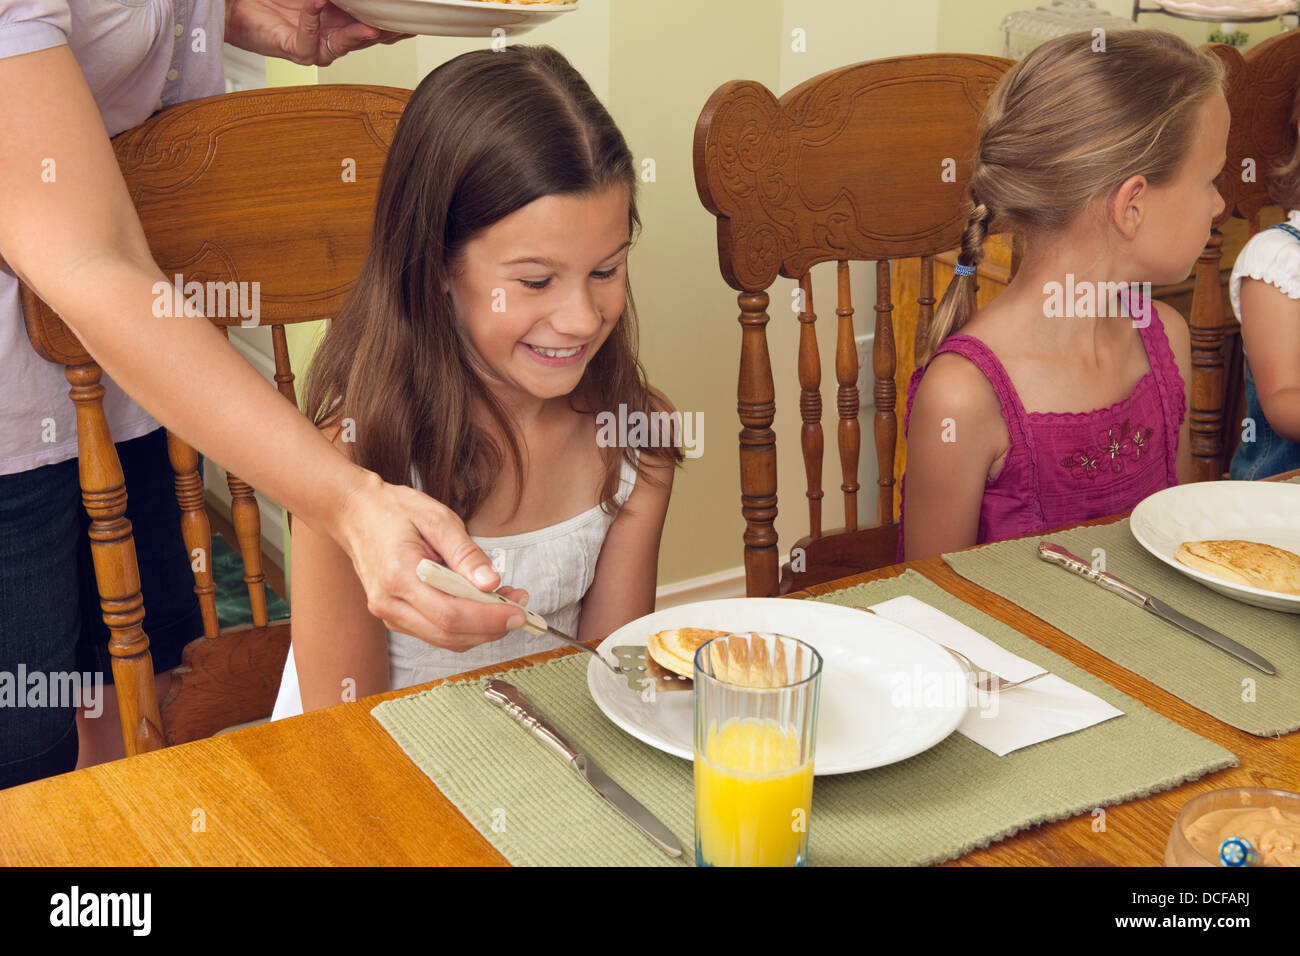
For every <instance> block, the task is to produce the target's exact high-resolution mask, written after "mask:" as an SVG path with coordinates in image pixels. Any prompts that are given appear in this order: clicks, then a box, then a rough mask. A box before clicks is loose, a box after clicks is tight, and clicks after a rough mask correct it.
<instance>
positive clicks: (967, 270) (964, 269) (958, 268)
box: [952, 259, 975, 276]
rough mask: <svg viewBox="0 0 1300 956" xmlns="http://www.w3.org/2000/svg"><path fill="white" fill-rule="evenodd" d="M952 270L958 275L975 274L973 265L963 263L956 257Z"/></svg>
mask: <svg viewBox="0 0 1300 956" xmlns="http://www.w3.org/2000/svg"><path fill="white" fill-rule="evenodd" d="M952 271H953V272H955V273H956V274H957V275H959V276H973V275H974V274H975V267H974V266H968V265H964V264H963V263H962V261H961V260H960V259H958V260H957V265H955V266H954V267H953V270H952Z"/></svg>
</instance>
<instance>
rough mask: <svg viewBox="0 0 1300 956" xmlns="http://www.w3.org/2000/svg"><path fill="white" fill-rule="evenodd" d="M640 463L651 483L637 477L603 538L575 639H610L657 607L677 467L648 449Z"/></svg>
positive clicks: (583, 602)
mask: <svg viewBox="0 0 1300 956" xmlns="http://www.w3.org/2000/svg"><path fill="white" fill-rule="evenodd" d="M641 461H642V463H643V467H644V468H645V470H646V471H648V472H649V473H650V476H651V479H652V480H653V483H652V481H651V480H647V479H646V478H645V477H644V476H639V477H638V478H637V482H636V487H635V488H633V489H632V494H631V495H630V496H629V497H628V500H627V503H626V504H625V505H624V506H623V507H622V509H621V510H620V511H619V513H618V516H617V517H615V519H614V523H613V524H612V525H610V528H609V533H608V534H606V535H605V543H604V545H603V546H602V547H601V549H600V558H599V559H598V560H597V562H596V575H595V578H594V579H593V580H592V583H591V587H590V588H588V589H587V594H586V597H584V598H583V599H582V620H581V622H580V623H579V625H578V633H577V635H576V636H577V638H578V640H580V641H590V640H597V639H600V638H604V637H607V636H609V635H610V634H612V633H613V632H614V631H616V630H618V628H620V627H622V626H623V625H624V624H626V623H627V622H628V621H634V620H636V619H637V618H638V617H643V616H644V615H646V614H649V613H650V612H651V611H653V610H654V609H655V581H656V579H657V577H658V573H659V542H660V540H661V539H662V537H663V531H664V517H665V515H667V513H668V498H669V496H670V495H671V494H672V490H673V477H674V471H675V468H674V465H673V464H672V463H671V462H665V461H664V460H663V459H661V458H651V457H650V456H649V455H647V454H646V453H645V452H644V451H643V452H642V453H641Z"/></svg>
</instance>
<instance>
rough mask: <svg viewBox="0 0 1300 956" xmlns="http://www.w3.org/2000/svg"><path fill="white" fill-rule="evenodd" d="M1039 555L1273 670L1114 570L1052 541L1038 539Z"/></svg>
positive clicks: (1267, 670) (1249, 661)
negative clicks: (1081, 557)
mask: <svg viewBox="0 0 1300 956" xmlns="http://www.w3.org/2000/svg"><path fill="white" fill-rule="evenodd" d="M1038 556H1039V557H1040V558H1042V559H1043V560H1044V561H1048V562H1050V563H1052V564H1059V565H1060V566H1061V567H1063V568H1065V569H1066V570H1067V571H1073V572H1074V573H1075V574H1078V575H1080V576H1082V577H1085V578H1087V579H1088V580H1089V581H1092V582H1093V583H1095V584H1100V585H1101V586H1102V587H1104V588H1105V589H1106V590H1108V591H1114V592H1115V593H1116V594H1118V595H1119V596H1120V597H1122V598H1124V599H1125V600H1126V601H1130V602H1132V603H1133V604H1136V605H1137V606H1138V607H1142V608H1145V609H1146V610H1148V611H1150V612H1151V613H1152V614H1154V615H1155V616H1156V617H1158V618H1162V619H1163V620H1166V621H1168V622H1169V623H1170V624H1173V625H1175V626H1177V627H1180V628H1182V629H1183V630H1184V631H1186V632H1187V633H1188V634H1193V635H1195V636H1196V637H1199V638H1200V639H1201V640H1203V641H1208V642H1209V643H1210V644H1213V645H1214V646H1215V647H1217V648H1219V649H1220V650H1223V651H1227V652H1228V653H1229V654H1231V655H1232V656H1233V657H1235V658H1237V659H1238V660H1242V661H1245V662H1246V663H1247V664H1249V665H1251V666H1252V667H1255V668H1258V669H1259V670H1261V671H1263V672H1264V673H1265V674H1276V673H1277V668H1275V667H1274V666H1273V665H1272V664H1270V663H1269V662H1268V661H1266V660H1264V658H1262V657H1260V656H1259V655H1258V654H1256V653H1255V652H1254V651H1252V650H1251V649H1250V648H1248V647H1242V646H1241V645H1240V644H1238V643H1237V642H1236V641H1234V640H1233V639H1232V638H1230V637H1225V636H1224V635H1222V634H1220V633H1219V632H1218V631H1216V630H1214V629H1213V628H1210V627H1206V626H1205V625H1204V624H1202V623H1201V622H1200V621H1195V620H1193V619H1192V618H1190V617H1188V616H1187V615H1186V614H1181V613H1179V612H1178V611H1175V610H1174V609H1173V608H1171V607H1170V606H1169V605H1168V604H1166V603H1165V602H1164V601H1161V600H1160V599H1159V598H1154V597H1152V596H1151V595H1150V594H1147V593H1146V592H1145V591H1139V590H1138V589H1137V588H1135V587H1133V586H1132V585H1130V584H1125V583H1124V582H1123V581H1121V580H1120V579H1119V578H1117V577H1115V575H1113V574H1108V573H1107V572H1105V571H1098V570H1097V569H1096V568H1094V567H1093V566H1092V565H1091V564H1089V563H1088V562H1086V561H1084V560H1082V559H1080V558H1078V557H1076V556H1074V555H1073V554H1071V553H1070V552H1069V551H1067V550H1065V548H1062V547H1061V546H1060V545H1059V544H1052V543H1051V542H1050V541H1040V542H1039V543H1038Z"/></svg>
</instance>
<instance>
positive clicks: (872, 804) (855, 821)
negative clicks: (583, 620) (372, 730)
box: [371, 571, 1237, 866]
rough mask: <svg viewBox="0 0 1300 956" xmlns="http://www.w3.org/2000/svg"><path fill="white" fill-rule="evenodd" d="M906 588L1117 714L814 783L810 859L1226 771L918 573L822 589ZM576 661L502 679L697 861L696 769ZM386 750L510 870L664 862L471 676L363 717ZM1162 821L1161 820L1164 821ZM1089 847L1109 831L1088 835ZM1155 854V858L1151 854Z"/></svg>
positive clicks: (1163, 724) (983, 842) (928, 843)
mask: <svg viewBox="0 0 1300 956" xmlns="http://www.w3.org/2000/svg"><path fill="white" fill-rule="evenodd" d="M900 594H912V595H915V596H916V597H917V598H919V599H920V600H922V601H925V602H926V603H928V604H931V605H932V606H934V607H937V608H939V609H940V610H942V611H944V612H946V613H948V614H951V615H952V616H953V617H955V618H957V619H958V620H960V621H962V622H963V623H965V624H968V625H970V626H971V627H974V628H975V629H976V630H978V631H980V632H981V633H982V634H984V635H985V636H987V637H989V638H990V639H992V640H994V641H996V642H997V643H999V644H1001V645H1003V646H1004V647H1006V648H1007V649H1008V650H1011V651H1013V652H1014V653H1016V654H1021V655H1022V656H1024V657H1026V658H1028V659H1030V660H1033V661H1037V662H1039V663H1042V664H1043V665H1044V666H1047V667H1050V668H1051V669H1052V670H1053V671H1054V672H1055V673H1057V674H1059V675H1060V676H1062V677H1064V678H1065V679H1066V680H1068V681H1071V682H1073V683H1075V684H1077V685H1079V686H1080V687H1083V688H1085V689H1087V690H1089V691H1091V692H1093V693H1095V694H1097V695H1098V696H1099V697H1102V698H1104V699H1105V700H1107V701H1109V702H1110V703H1112V704H1114V705H1115V706H1116V707H1119V708H1120V709H1121V710H1123V711H1124V712H1125V715H1124V716H1123V717H1116V718H1114V719H1113V720H1108V721H1105V722H1104V723H1101V724H1098V725H1096V726H1094V727H1089V728H1087V729H1086V730H1082V731H1079V732H1078V733H1074V734H1070V735H1068V736H1066V737H1059V738H1057V739H1055V740H1049V741H1044V742H1043V743H1041V744H1036V745H1034V746H1032V747H1027V748H1025V749H1023V750H1018V751H1016V752H1014V753H1011V754H1008V755H1007V756H1005V757H997V756H995V755H994V754H992V753H990V752H989V751H987V750H985V749H984V748H983V747H981V746H979V745H978V744H975V743H973V742H971V741H970V740H968V739H967V738H966V737H963V736H962V735H961V734H956V733H954V734H952V735H951V736H949V737H948V738H947V739H946V740H944V741H942V742H941V743H939V744H938V745H936V746H934V747H932V748H931V749H930V750H927V751H926V752H925V753H922V754H918V755H917V756H915V757H912V758H910V759H908V760H904V761H902V762H900V763H896V764H893V765H891V766H888V767H881V768H878V769H876V770H867V771H863V772H862V773H854V774H839V775H836V776H833V777H818V778H817V782H816V784H815V785H814V788H813V806H812V816H811V820H810V825H809V859H810V861H811V862H812V863H813V864H814V865H886V864H891V865H897V864H927V863H938V862H941V861H943V860H948V859H952V858H953V857H957V856H960V855H961V854H963V853H966V852H968V851H969V850H973V849H975V848H977V847H982V846H987V845H988V844H989V843H992V842H994V841H996V840H1000V839H1003V838H1005V837H1008V836H1010V835H1011V834H1013V833H1015V832H1016V831H1018V830H1021V829H1023V828H1025V827H1029V826H1033V825H1034V824H1036V823H1041V822H1044V821H1048V820H1059V819H1063V818H1065V817H1070V816H1074V815H1076V814H1079V813H1084V812H1087V811H1089V810H1091V809H1093V808H1094V807H1099V806H1105V805H1108V804H1113V803H1122V802H1124V801H1126V800H1131V799H1134V798H1136V797H1140V796H1145V795H1147V794H1150V793H1154V792H1156V791H1159V790H1165V789H1168V788H1170V787H1174V786H1177V785H1178V784H1180V783H1183V782H1184V781H1187V780H1193V779H1195V778H1197V777H1200V776H1202V775H1203V774H1206V773H1209V772H1211V771H1214V770H1220V769H1222V768H1224V767H1231V766H1236V764H1237V758H1236V757H1234V756H1233V755H1232V754H1231V753H1230V752H1228V751H1227V750H1224V749H1223V748H1222V747H1219V746H1218V745H1216V744H1213V743H1211V742H1210V741H1208V740H1203V739H1202V738H1200V737H1198V736H1197V735H1196V734H1193V733H1192V732H1191V731H1188V730H1185V729H1183V728H1182V727H1179V726H1178V725H1177V724H1175V723H1173V722H1172V721H1169V720H1166V719H1165V718H1164V717H1161V716H1160V715H1159V714H1157V713H1155V712H1154V711H1151V710H1148V709H1147V708H1145V707H1143V706H1142V705H1141V704H1139V703H1138V702H1137V701H1134V700H1131V699H1130V698H1128V697H1125V696H1124V695H1123V694H1121V693H1119V692H1118V691H1116V690H1115V689H1113V688H1111V687H1108V686H1107V685H1106V684H1103V683H1102V682H1101V681H1099V680H1097V679H1096V678H1093V677H1091V676H1089V675H1088V674H1086V673H1084V672H1083V671H1081V670H1079V669H1078V668H1075V667H1074V666H1073V665H1071V664H1069V663H1068V662H1067V661H1065V660H1064V659H1063V658H1060V657H1057V656H1056V655H1055V654H1053V653H1051V652H1050V651H1048V650H1046V649H1044V648H1042V647H1040V646H1039V645H1037V644H1035V643H1034V642H1033V641H1031V640H1029V639H1028V638H1026V637H1024V636H1023V635H1021V634H1018V633H1017V632H1016V631H1014V630H1012V629H1011V628H1009V627H1007V626H1006V625H1005V624H1002V623H1000V622H998V621H995V620H993V619H992V618H990V617H988V616H987V615H985V614H982V613H981V612H979V611H977V610H975V609H974V608H972V607H969V606H968V605H966V604H964V603H962V602H961V601H960V600H958V599H957V598H954V597H952V596H951V595H950V594H948V593H947V592H945V591H943V590H942V589H940V588H939V587H937V586H936V585H935V584H933V583H932V582H930V581H928V580H926V579H925V578H924V577H922V576H921V575H919V574H917V573H916V572H914V571H908V572H906V573H904V574H903V575H901V576H899V577H897V578H892V579H890V580H887V581H877V582H873V583H871V584H865V585H861V586H859V587H857V588H854V589H852V590H851V591H842V592H838V593H837V594H835V595H827V596H826V597H825V598H823V599H822V600H828V601H831V602H836V601H840V602H847V603H857V602H868V603H876V602H878V601H885V600H888V599H889V598H892V597H897V596H899V595H900ZM587 660H588V658H587V655H585V654H581V655H574V656H570V657H564V658H560V659H559V660H555V661H549V662H547V663H545V664H539V665H536V666H533V667H529V668H525V669H521V670H514V671H510V672H509V673H507V674H504V675H503V677H504V679H506V680H508V681H509V682H510V683H512V684H514V685H515V686H517V687H518V688H519V689H520V690H521V691H522V692H523V693H524V694H525V696H527V697H528V698H529V699H530V700H531V701H533V703H535V704H536V705H537V707H538V708H539V709H540V710H541V711H542V713H543V714H544V715H545V716H546V718H547V719H548V720H549V721H551V723H553V724H554V725H555V726H556V728H557V729H558V730H559V731H560V732H561V733H562V734H564V735H565V736H566V737H567V738H568V739H569V740H570V742H572V743H573V745H574V746H575V747H577V748H579V749H580V750H583V751H585V752H586V753H587V754H588V755H589V756H591V757H592V758H593V759H594V760H595V761H596V763H598V764H599V765H600V767H601V768H602V769H603V770H605V771H606V772H607V773H608V774H609V775H610V776H611V777H612V778H613V779H614V780H616V781H618V783H619V784H620V785H621V786H623V788H624V789H626V790H627V791H628V792H629V793H630V794H631V795H632V796H633V797H635V798H636V799H637V800H639V801H640V802H641V803H642V804H643V805H644V806H645V807H646V808H647V809H648V810H650V812H652V813H654V814H655V815H656V816H657V817H659V819H660V820H662V821H663V822H664V823H665V824H666V825H667V826H668V828H669V829H671V830H672V831H673V832H674V833H675V834H677V838H678V839H679V840H680V841H681V844H682V847H683V849H684V850H685V854H684V856H683V860H682V861H680V862H687V863H690V862H693V861H694V830H693V827H694V822H693V805H692V802H693V790H692V767H691V764H690V762H689V761H686V760H681V759H679V758H677V757H672V756H669V755H668V754H664V753H661V752H660V751H658V750H655V749H654V748H652V747H649V746H647V745H646V744H643V743H641V742H640V741H638V740H636V739H634V738H633V737H631V736H630V735H628V734H626V733H624V732H623V731H621V730H619V729H618V728H617V727H615V726H614V725H613V724H612V723H610V722H609V721H608V720H607V719H606V718H605V717H604V715H602V714H601V712H600V711H599V710H598V709H597V708H596V705H595V704H594V703H593V702H592V700H591V695H590V694H589V693H588V691H587V680H586V674H587ZM371 713H372V714H373V715H374V717H375V719H376V720H378V721H379V723H380V724H382V725H383V727H384V728H385V729H386V730H387V731H388V732H389V733H390V734H392V736H393V739H394V740H396V741H397V744H398V745H399V746H400V747H401V748H402V749H403V750H404V751H405V752H406V754H407V755H408V756H409V757H410V758H411V759H412V760H414V761H415V763H416V765H417V766H418V767H419V768H420V769H421V770H423V771H424V772H425V774H427V775H428V777H429V779H431V780H432V781H433V782H434V784H436V785H437V787H438V789H439V790H441V791H442V792H443V793H444V794H446V796H447V798H448V799H450V800H451V801H452V803H454V804H455V805H456V807H457V808H458V809H459V810H460V811H461V813H463V814H464V815H465V816H466V817H467V818H468V819H469V821H470V822H471V823H473V824H474V826H475V827H477V828H478V830H479V832H481V833H482V834H483V836H484V837H485V838H486V839H487V840H488V841H489V842H490V843H491V844H492V845H493V846H495V847H496V848H497V850H499V851H500V852H501V854H502V856H504V857H505V858H506V859H507V860H509V861H510V862H511V863H513V864H516V865H519V864H529V865H651V866H655V865H674V864H678V863H679V861H674V860H672V859H670V858H668V857H667V856H665V855H664V854H663V853H662V852H660V851H659V850H658V849H657V848H655V847H654V845H653V844H651V843H650V842H649V840H647V839H646V838H645V837H644V836H642V835H641V834H640V833H639V832H638V831H637V830H635V829H633V828H632V826H631V824H629V823H627V822H626V821H625V820H624V819H623V818H622V817H621V816H620V815H619V814H618V813H617V811H615V810H613V809H612V808H611V807H609V806H608V805H607V804H606V803H605V802H604V801H603V800H602V799H601V798H600V797H598V796H597V795H596V794H595V793H593V792H592V791H591V790H590V789H588V787H587V785H586V784H585V783H583V782H582V781H581V780H580V779H579V778H578V776H577V775H576V774H575V773H573V772H572V771H570V770H568V769H566V768H565V766H564V765H563V764H562V763H561V762H560V761H559V760H558V759H557V758H556V757H555V756H554V755H553V754H552V753H551V752H550V751H549V750H548V749H547V748H546V747H545V746H543V745H542V744H541V743H540V742H539V741H537V740H536V739H535V738H533V737H532V735H530V734H528V733H525V732H524V731H523V730H522V729H521V728H520V727H519V726H518V725H517V724H516V723H515V722H514V721H512V720H511V719H510V718H509V717H507V716H506V715H505V714H504V713H502V712H501V711H500V710H498V709H497V708H496V707H494V706H492V705H491V704H489V703H488V702H487V701H486V700H484V698H483V692H482V682H481V681H461V682H455V683H447V684H442V685H440V686H438V687H435V688H433V689H432V690H428V691H424V692H422V693H418V694H414V695H412V696H410V697H404V698H402V699H400V700H392V701H385V702H384V703H382V704H379V705H378V706H376V707H375V708H374V710H372V711H371ZM1171 822H1172V821H1171ZM1097 839H1099V840H1104V839H1106V835H1105V834H1104V833H1099V834H1098V835H1097ZM1156 849H1158V848H1156Z"/></svg>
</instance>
